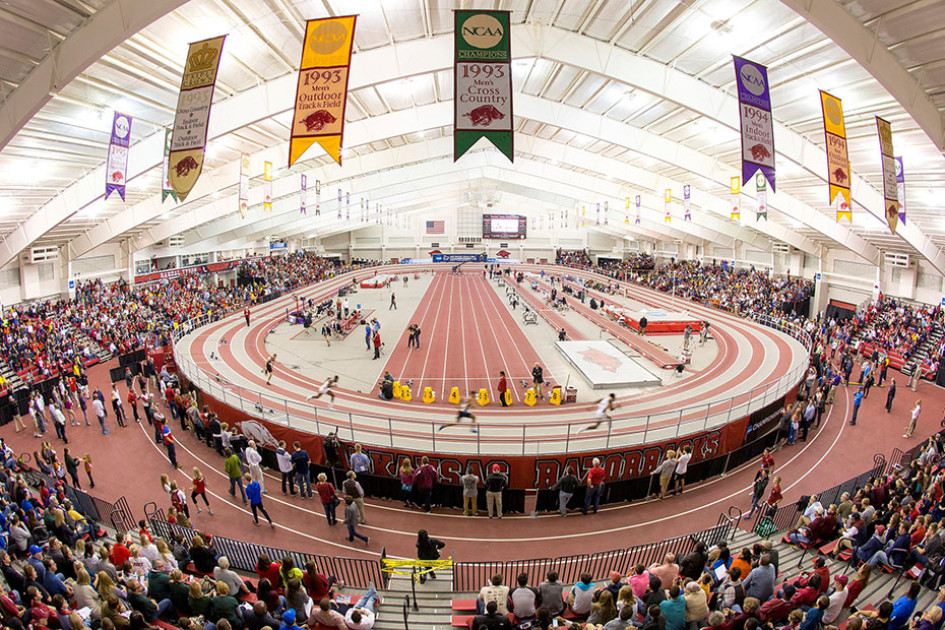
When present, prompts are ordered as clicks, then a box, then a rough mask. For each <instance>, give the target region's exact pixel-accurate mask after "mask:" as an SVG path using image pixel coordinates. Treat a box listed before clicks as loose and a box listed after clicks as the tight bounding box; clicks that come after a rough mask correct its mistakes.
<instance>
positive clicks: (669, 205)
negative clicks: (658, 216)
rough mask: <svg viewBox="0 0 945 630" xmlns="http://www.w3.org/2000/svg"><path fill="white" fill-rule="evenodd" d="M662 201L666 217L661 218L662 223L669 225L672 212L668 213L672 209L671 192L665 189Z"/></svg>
mask: <svg viewBox="0 0 945 630" xmlns="http://www.w3.org/2000/svg"><path fill="white" fill-rule="evenodd" d="M663 201H664V202H665V206H666V216H665V217H663V222H664V223H670V222H672V220H673V215H672V212H671V211H670V210H671V209H672V207H673V191H672V190H670V189H669V188H667V189H666V192H664V193H663Z"/></svg>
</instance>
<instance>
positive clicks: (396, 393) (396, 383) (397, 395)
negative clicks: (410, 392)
mask: <svg viewBox="0 0 945 630" xmlns="http://www.w3.org/2000/svg"><path fill="white" fill-rule="evenodd" d="M402 390H403V387H401V385H400V381H394V398H400V397H401V396H403V392H402Z"/></svg>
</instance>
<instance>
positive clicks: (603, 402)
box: [578, 393, 617, 433]
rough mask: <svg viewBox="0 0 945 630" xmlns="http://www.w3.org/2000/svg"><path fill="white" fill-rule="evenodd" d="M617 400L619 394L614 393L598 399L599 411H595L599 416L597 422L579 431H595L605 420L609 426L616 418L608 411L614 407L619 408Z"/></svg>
mask: <svg viewBox="0 0 945 630" xmlns="http://www.w3.org/2000/svg"><path fill="white" fill-rule="evenodd" d="M616 400H617V395H616V394H614V393H610V394H609V395H607V397H606V398H601V399H600V400H598V401H597V412H596V413H595V415H596V416H597V422H595V423H594V424H592V425H590V426H586V427H584V428H583V429H581V430H580V431H578V433H581V432H583V431H593V430H594V429H596V428H597V427H599V426H600V425H601V424H602V423H603V422H604V421H605V420H606V421H607V424H608V426H609V425H610V424H611V423H612V422H613V421H614V419H613V418H611V417H610V414H609V413H607V412H608V411H613V410H614V409H616V408H617V404H616Z"/></svg>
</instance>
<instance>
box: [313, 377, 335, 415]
mask: <svg viewBox="0 0 945 630" xmlns="http://www.w3.org/2000/svg"><path fill="white" fill-rule="evenodd" d="M337 384H338V375H337V374H336V375H335V376H332V377H331V378H329V379H328V380H326V381H325V382H324V383H322V384H321V386H320V387H319V388H318V391H317V392H316V393H314V394H312V395H311V396H309V397H308V398H306V399H305V400H311V399H313V398H314V399H316V400H317V399H319V398H321V397H322V396H324V395H325V394H328V398H329V402H328V408H329V409H334V408H335V392H333V391H332V389H331V388H332V387H334V386H335V385H337Z"/></svg>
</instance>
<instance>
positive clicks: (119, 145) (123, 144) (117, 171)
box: [105, 112, 131, 201]
mask: <svg viewBox="0 0 945 630" xmlns="http://www.w3.org/2000/svg"><path fill="white" fill-rule="evenodd" d="M129 146H131V116H128V115H126V114H122V113H121V112H115V117H114V118H113V119H112V135H111V139H110V140H109V142H108V158H107V159H106V161H105V166H106V169H105V198H106V199H108V196H109V195H110V194H112V193H113V192H117V193H118V196H119V197H121V200H122V201H124V200H125V182H126V179H127V177H128V147H129Z"/></svg>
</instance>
